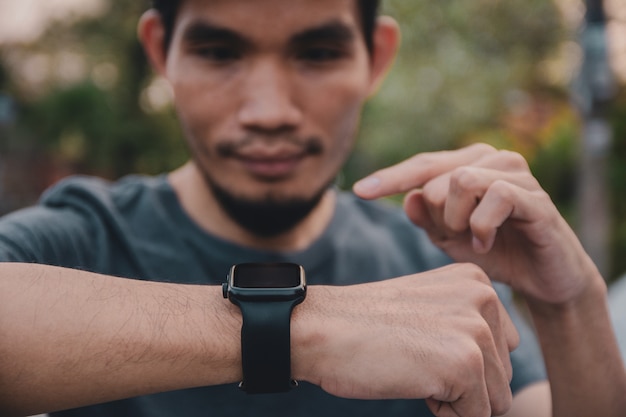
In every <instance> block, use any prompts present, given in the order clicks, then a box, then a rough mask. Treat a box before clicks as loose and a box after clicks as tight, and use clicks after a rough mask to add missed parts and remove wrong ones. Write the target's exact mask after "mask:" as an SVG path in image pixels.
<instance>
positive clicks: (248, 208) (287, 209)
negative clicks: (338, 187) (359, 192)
mask: <svg viewBox="0 0 626 417" xmlns="http://www.w3.org/2000/svg"><path fill="white" fill-rule="evenodd" d="M205 181H206V182H207V184H208V185H209V187H210V188H211V191H212V192H213V195H214V196H215V199H216V201H217V202H218V204H219V205H220V206H221V207H222V209H223V210H224V211H225V212H226V214H227V215H228V216H229V217H230V218H231V219H232V220H233V221H234V222H235V223H237V224H238V225H239V226H241V227H242V228H244V229H245V230H247V231H248V232H250V233H251V234H253V235H254V236H257V237H260V238H272V237H276V236H280V235H281V234H283V233H285V232H288V231H290V230H292V229H293V228H294V227H296V226H297V225H298V224H299V223H300V222H302V221H303V220H304V219H305V218H306V217H307V216H308V215H309V214H310V213H311V211H312V210H313V209H314V208H315V207H317V205H318V204H319V202H320V201H321V199H322V197H323V196H324V194H325V193H326V191H327V190H328V188H329V187H330V186H331V185H332V183H333V182H334V181H330V182H329V183H328V184H326V185H325V186H324V187H323V188H322V189H320V190H318V191H317V192H316V193H315V194H314V195H313V197H310V198H304V197H291V198H278V197H276V196H273V195H271V194H268V195H267V196H265V197H264V198H260V199H252V198H248V197H242V196H237V195H235V194H234V193H232V192H231V191H230V190H227V189H226V188H224V187H221V186H220V185H218V184H216V183H215V181H212V180H211V179H209V178H206V176H205Z"/></svg>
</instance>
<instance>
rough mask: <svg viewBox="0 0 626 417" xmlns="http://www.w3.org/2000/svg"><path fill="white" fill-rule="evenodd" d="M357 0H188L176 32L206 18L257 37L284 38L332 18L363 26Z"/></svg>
mask: <svg viewBox="0 0 626 417" xmlns="http://www.w3.org/2000/svg"><path fill="white" fill-rule="evenodd" d="M357 3H358V2H357V1H356V0H208V1H207V0H185V1H183V2H182V4H181V8H180V10H179V11H178V16H177V24H176V29H175V32H180V31H184V30H185V28H187V27H189V26H191V25H193V24H195V23H198V22H205V23H211V24H213V25H217V26H221V27H224V28H228V29H231V30H233V31H237V32H240V33H244V34H246V36H248V37H251V38H255V37H262V38H266V39H267V38H275V40H277V41H278V40H280V39H283V38H285V37H288V36H289V35H291V34H294V33H298V32H301V31H302V30H306V29H308V28H310V27H315V26H319V25H323V24H325V23H328V22H331V21H333V22H341V23H343V24H344V25H345V26H347V27H348V28H351V29H353V30H354V31H357V30H360V24H359V19H360V17H359V10H358V4H357Z"/></svg>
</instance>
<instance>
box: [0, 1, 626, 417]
mask: <svg viewBox="0 0 626 417" xmlns="http://www.w3.org/2000/svg"><path fill="white" fill-rule="evenodd" d="M372 3H375V2H370V1H366V0H364V1H357V0H264V1H259V0H240V1H237V2H233V1H230V0H211V1H202V0H182V1H179V2H157V3H156V6H157V8H158V10H150V11H148V12H147V13H146V14H145V15H144V16H143V17H142V19H141V22H140V24H139V35H140V38H141V41H142V42H143V45H144V47H145V49H146V52H147V54H148V56H149V57H150V59H151V61H152V63H153V65H154V66H155V68H156V70H157V71H158V72H159V73H160V74H161V75H163V76H164V77H165V78H167V79H168V81H169V82H170V83H171V85H172V88H173V91H174V93H175V102H176V108H177V111H178V115H179V118H180V121H181V125H182V127H183V131H184V133H185V137H186V139H187V141H188V144H189V147H190V149H191V151H192V155H193V157H192V160H191V161H190V162H189V163H187V164H186V165H185V166H183V167H181V168H180V169H178V170H176V171H174V172H172V173H170V174H169V175H167V176H160V177H156V178H142V177H130V178H127V179H124V180H122V181H120V182H118V183H116V184H107V183H104V182H101V181H98V180H94V179H86V178H78V179H72V180H69V181H67V182H65V183H63V184H61V185H59V186H58V187H56V188H54V189H53V190H51V191H49V192H48V193H47V194H46V195H45V196H44V198H43V199H42V204H41V205H40V206H38V207H35V208H32V209H28V210H26V211H23V212H18V213H15V214H13V215H10V216H7V217H6V218H5V219H3V221H2V222H0V259H2V260H4V261H7V262H6V263H4V264H0V275H1V276H2V280H1V282H2V286H3V287H2V291H0V296H2V297H3V298H2V300H1V301H0V309H1V311H0V329H1V331H2V338H1V341H0V351H1V354H0V369H1V372H0V384H1V388H2V389H0V404H1V405H2V410H3V411H4V413H3V414H7V415H11V414H20V413H33V412H41V411H54V410H63V409H67V408H71V407H82V406H85V407H83V408H78V409H74V410H68V411H64V412H59V413H53V415H54V416H56V415H58V416H103V415H116V416H119V415H128V416H131V415H132V416H143V415H145V416H161V415H163V416H174V415H176V416H178V415H185V416H200V415H203V416H204V415H213V414H215V415H255V416H256V415H303V416H306V415H324V416H332V415H376V416H378V415H385V416H395V415H398V416H400V415H430V413H432V414H434V415H437V416H489V415H492V414H493V415H500V414H504V413H507V414H506V415H509V416H529V415H532V416H548V415H551V411H550V408H551V406H550V404H551V403H552V407H553V409H554V414H553V415H556V416H589V415H603V416H610V415H622V414H623V412H624V410H626V408H625V405H624V400H623V395H622V393H623V389H624V387H626V382H625V381H624V373H623V365H622V363H621V359H620V356H619V352H618V350H617V348H616V345H615V340H614V336H613V334H612V331H611V328H610V324H609V320H608V313H607V308H606V302H605V293H606V287H605V285H604V282H603V280H602V278H601V277H600V276H599V274H598V272H597V270H596V268H595V267H594V265H593V264H592V262H591V261H590V259H589V257H588V256H587V255H586V254H585V253H584V251H583V249H582V248H581V246H580V244H579V242H578V241H577V239H576V237H575V236H574V234H573V233H572V231H571V230H570V229H569V227H568V226H567V224H566V223H565V221H564V220H563V219H562V218H561V217H560V216H559V214H558V211H557V210H556V208H555V207H554V205H553V204H552V203H551V202H550V200H549V198H548V196H547V195H546V194H545V193H544V192H543V191H542V190H541V188H540V187H539V185H538V184H537V182H536V180H535V179H534V178H533V177H532V175H531V174H530V172H529V170H528V167H527V165H526V164H525V162H524V161H523V159H522V158H521V157H520V156H519V155H516V154H512V153H508V152H498V151H496V150H494V149H492V148H490V147H487V146H483V145H476V146H472V147H469V148H465V149H461V150H458V151H452V152H442V153H434V154H424V155H417V156H415V157H413V158H411V159H409V160H407V161H405V162H402V163H400V164H398V165H396V166H393V167H390V168H387V169H384V170H381V171H379V172H377V173H374V174H373V175H372V176H370V177H368V178H367V179H364V180H363V181H361V182H359V183H357V184H356V185H355V189H354V190H355V193H356V194H357V195H358V196H360V197H362V198H363V199H376V198H379V197H382V196H385V195H389V194H395V193H408V194H407V197H406V200H405V207H404V211H405V212H406V214H407V215H408V217H409V218H410V219H411V220H412V221H413V222H414V223H415V224H416V225H417V226H419V227H415V226H412V225H410V223H409V222H408V221H406V220H405V215H404V214H403V213H402V212H397V211H396V210H394V209H392V208H389V207H386V206H383V205H380V204H376V203H370V202H367V201H362V200H359V199H358V198H355V197H353V196H351V195H349V194H344V193H339V192H338V191H337V190H335V189H334V188H332V186H330V184H331V183H332V181H333V178H334V177H335V175H336V174H337V172H338V170H339V169H340V167H341V166H342V164H343V163H344V162H345V160H346V158H347V156H348V154H349V152H350V150H351V148H352V146H353V138H354V133H355V130H356V128H357V125H358V121H359V115H360V111H361V106H362V105H363V102H364V101H365V99H366V98H367V97H368V96H369V95H370V94H372V93H373V92H374V91H375V89H376V87H377V85H378V84H379V83H380V81H381V79H382V77H383V75H384V73H385V71H386V70H387V68H388V67H389V65H390V64H391V61H392V59H393V56H394V54H395V51H396V47H397V43H398V38H399V34H398V29H397V26H396V24H395V23H394V22H393V20H391V19H389V18H384V17H381V18H378V19H377V20H374V18H373V16H374V14H373V13H374V12H373V10H375V8H372ZM368 10H369V11H370V14H368V12H367V11H368ZM367 16H370V18H368V17H367ZM368 22H369V23H368ZM374 22H375V23H374ZM422 229H423V231H425V232H426V234H427V235H428V237H429V238H430V239H431V240H432V241H433V242H434V243H435V244H436V245H437V246H439V247H440V248H441V249H443V250H444V251H445V252H446V253H447V254H448V255H449V256H451V257H452V258H453V259H454V260H455V261H457V262H460V263H455V264H452V265H448V266H444V265H445V264H447V263H449V260H447V259H446V258H444V257H442V256H441V254H440V253H439V252H438V251H437V250H436V249H435V248H434V247H432V246H430V244H429V243H428V242H427V239H425V238H424V237H425V236H424V235H423V232H422ZM243 262H273V264H272V265H277V264H276V263H275V262H280V265H285V264H284V263H283V262H291V263H296V264H302V265H303V266H304V268H305V270H306V273H307V278H308V284H309V286H308V289H307V290H306V299H305V300H304V301H302V298H303V297H304V295H303V293H302V292H299V293H298V294H299V297H300V298H299V299H298V300H295V301H293V300H292V301H290V302H293V303H299V302H301V304H299V305H297V306H296V307H295V308H293V313H292V316H291V321H290V324H289V322H287V325H286V327H287V335H288V336H289V329H290V332H291V334H290V336H289V338H288V339H287V341H288V342H289V340H290V350H288V351H287V352H288V353H287V354H283V355H282V356H280V355H279V357H278V358H277V361H276V363H278V362H279V361H280V360H284V361H286V362H281V364H283V365H284V363H287V364H289V368H288V375H287V377H288V379H289V380H290V378H294V379H295V380H299V381H301V383H300V386H298V387H297V388H293V389H291V390H290V392H289V393H287V394H284V393H270V394H255V395H252V394H245V393H243V392H241V391H240V390H238V389H237V388H236V384H235V383H237V382H239V381H242V380H243V385H242V388H243V389H244V390H248V391H251V390H252V389H251V386H252V385H253V384H252V383H251V381H254V380H255V379H254V378H256V379H258V380H260V381H261V384H260V385H259V387H257V388H260V389H265V388H267V385H263V383H264V382H267V384H269V385H272V384H274V381H273V378H274V376H275V375H274V371H273V370H272V371H270V372H265V373H263V372H261V373H258V372H256V371H257V370H258V369H262V368H263V367H264V366H266V364H265V363H264V361H263V355H268V357H269V356H272V360H274V358H273V355H275V352H274V351H273V350H272V349H267V350H264V351H263V352H262V354H261V355H259V352H258V351H257V350H255V348H258V347H259V346H262V347H264V348H265V347H267V346H274V345H272V344H273V343H275V340H273V339H272V338H269V337H266V336H267V334H268V333H272V334H274V332H275V331H276V334H279V335H284V332H283V333H280V332H281V331H283V330H285V329H284V327H281V328H280V329H278V330H276V328H278V327H280V325H279V324H276V323H274V322H272V320H271V319H269V320H268V319H266V318H265V313H266V311H265V310H262V309H261V310H258V311H259V314H257V315H254V314H252V315H251V314H248V315H247V316H246V317H245V318H242V314H244V313H242V312H243V311H244V310H245V309H246V308H250V305H251V304H250V303H248V304H247V305H245V304H246V300H245V297H243V296H242V294H244V295H245V293H246V290H250V287H253V288H254V291H256V292H255V294H258V293H259V292H258V291H257V290H258V288H257V284H256V281H257V278H256V277H257V276H256V275H254V273H253V274H252V277H249V278H246V279H245V280H244V279H243V278H241V280H242V282H243V281H246V283H245V284H243V283H241V284H240V283H238V281H237V279H239V278H233V277H235V276H237V272H236V271H238V269H236V270H234V271H233V272H232V274H231V278H230V279H231V280H230V281H229V282H230V285H229V286H227V287H226V288H225V289H224V291H225V293H226V295H227V296H231V297H232V298H231V299H233V300H235V301H236V302H238V303H240V305H234V304H232V303H230V302H228V301H227V300H224V298H223V294H222V292H223V290H222V288H220V287H219V285H218V284H220V283H221V282H222V281H223V280H224V277H225V275H226V273H227V272H228V270H229V267H230V266H231V265H233V264H240V263H243ZM254 268H256V269H255V273H258V277H261V276H262V271H265V270H264V269H263V268H262V267H259V266H258V265H257V266H254ZM487 276H489V277H491V278H493V279H495V280H499V281H502V282H504V283H506V284H509V285H510V286H512V287H514V288H515V289H516V290H518V291H519V292H520V293H521V294H522V295H523V296H524V297H525V298H526V300H527V301H528V304H529V308H530V312H531V314H532V317H533V319H534V324H535V326H536V329H537V332H538V335H539V339H540V342H541V348H542V351H543V356H544V358H545V363H546V368H547V373H548V376H549V379H550V382H551V386H548V383H547V382H545V380H544V375H543V372H542V371H541V369H536V365H537V364H538V363H539V362H540V361H541V359H540V357H538V356H537V355H535V353H534V350H533V345H532V340H529V339H528V337H526V336H524V335H522V340H521V344H520V347H519V348H517V349H516V350H514V349H515V348H516V346H517V345H518V343H520V342H519V338H518V334H517V332H516V331H515V328H514V326H513V323H512V322H511V320H510V318H509V315H508V314H507V312H506V311H505V310H504V308H503V305H502V304H501V303H500V301H499V300H498V298H497V296H496V293H495V292H494V289H493V288H492V287H491V285H490V283H489V280H488V278H487ZM117 277H120V278H117ZM121 277H126V278H136V279H133V280H131V279H125V278H121ZM393 277H398V278H393ZM271 278H272V277H269V279H271ZM391 278H393V279H391ZM267 279H268V278H258V281H259V282H260V284H258V285H259V286H265V290H267V291H270V293H272V294H274V293H280V296H281V297H282V296H284V293H283V292H281V291H279V290H282V289H283V285H282V284H280V285H276V284H271V283H268V282H267ZM165 281H170V282H165ZM261 281H263V282H261ZM296 282H297V283H299V284H297V285H296V284H294V285H292V286H291V287H292V288H294V289H295V288H300V287H299V285H300V284H302V280H301V277H300V278H298V280H297V281H296ZM190 284H196V285H190ZM198 284H203V285H198ZM207 284H208V285H207ZM355 284H358V285H355ZM278 287H280V288H278ZM288 287H289V286H288ZM268 288H269V290H268ZM236 291H240V293H239V295H237V293H236ZM260 292H263V288H261V291H260ZM238 296H239V297H243V298H239V299H237V297H238ZM501 296H502V299H503V300H504V302H505V304H506V305H507V307H508V308H509V313H510V314H511V317H512V318H513V319H514V320H516V324H517V325H518V326H519V330H520V332H521V333H524V332H525V328H524V327H523V323H522V322H521V321H519V320H518V319H517V316H516V313H515V311H514V309H512V308H511V306H510V299H509V297H508V295H507V292H506V291H505V290H503V291H501ZM266 301H268V300H266ZM270 301H271V300H270ZM274 301H276V300H274ZM244 305H245V306H244ZM255 306H258V305H257V304H255ZM291 307H292V306H291V305H290V308H291ZM242 323H243V329H242ZM274 324H275V326H273V325H274ZM256 325H260V326H261V329H262V331H259V330H258V328H255V327H254V326H256ZM263 326H265V327H263ZM248 338H250V339H248ZM249 340H253V341H254V342H255V343H248V341H249ZM276 345H277V346H278V343H276ZM288 345H289V343H288ZM280 347H281V348H282V347H284V346H282V345H281V346H280ZM512 350H514V351H513V353H511V354H510V352H511V351H512ZM249 355H252V358H251V357H250V356H249ZM254 355H257V356H254ZM289 360H291V362H290V363H289ZM252 374H254V375H253V376H254V378H251V375H252ZM264 378H266V379H264ZM511 378H512V380H511ZM289 380H288V381H286V382H288V383H289V382H290V381H289ZM279 382H280V381H279ZM509 382H511V384H510V386H509ZM550 389H551V391H552V394H550ZM512 391H514V394H515V395H514V397H513V396H512ZM154 393H161V394H154ZM148 394H154V395H148ZM131 397H132V398H131ZM125 398H128V399H125ZM415 399H423V400H425V401H420V400H415ZM114 400H119V401H114ZM363 400H368V401H363ZM98 403H104V404H98ZM89 404H97V405H93V406H89Z"/></svg>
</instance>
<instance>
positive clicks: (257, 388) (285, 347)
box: [222, 263, 306, 394]
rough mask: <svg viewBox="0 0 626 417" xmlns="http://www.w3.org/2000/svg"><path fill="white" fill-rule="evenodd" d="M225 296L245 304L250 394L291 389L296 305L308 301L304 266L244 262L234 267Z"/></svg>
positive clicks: (246, 373)
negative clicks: (291, 328) (293, 319)
mask: <svg viewBox="0 0 626 417" xmlns="http://www.w3.org/2000/svg"><path fill="white" fill-rule="evenodd" d="M222 291H223V294H224V298H228V299H229V300H230V301H231V302H232V303H233V304H235V305H236V306H238V307H239V308H240V309H241V315H242V317H243V324H242V326H241V365H242V369H243V381H242V382H241V383H240V384H239V388H241V389H242V390H243V391H245V392H247V393H249V394H264V393H275V392H286V391H289V390H290V389H291V388H293V387H295V386H297V385H298V383H297V382H296V381H295V380H293V379H292V378H291V346H290V342H291V337H290V325H291V311H292V310H293V308H294V307H295V306H296V305H298V304H300V303H301V302H302V301H304V298H305V296H306V281H305V276H304V268H302V266H300V265H297V264H292V263H244V264H237V265H234V266H233V267H231V269H230V272H229V274H228V279H227V282H225V283H224V284H222Z"/></svg>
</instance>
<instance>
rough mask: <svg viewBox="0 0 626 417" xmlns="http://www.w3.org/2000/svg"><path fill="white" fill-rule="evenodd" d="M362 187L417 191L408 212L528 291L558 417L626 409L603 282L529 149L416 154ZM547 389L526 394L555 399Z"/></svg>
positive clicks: (452, 246)
mask: <svg viewBox="0 0 626 417" xmlns="http://www.w3.org/2000/svg"><path fill="white" fill-rule="evenodd" d="M355 192H357V194H359V195H361V196H362V197H364V198H378V197H382V196H385V195H390V194H396V193H401V192H408V194H407V196H406V198H405V210H406V212H407V215H408V216H409V217H410V218H411V220H412V221H413V222H414V223H415V224H417V225H419V226H421V227H423V228H424V229H425V230H426V232H427V233H428V234H429V236H430V238H431V240H432V241H433V242H434V243H435V244H437V245H438V246H439V247H441V248H442V249H443V250H444V251H446V252H447V253H448V254H449V255H450V256H452V257H453V258H454V259H456V260H457V261H462V262H474V263H476V264H477V265H480V266H481V267H482V268H483V269H484V270H485V271H486V272H487V273H488V274H489V276H490V277H492V278H493V279H495V280H498V281H501V282H504V283H507V284H509V285H511V286H512V287H513V288H514V289H516V290H517V291H518V292H519V293H521V294H522V295H524V296H525V298H526V299H527V301H528V304H529V307H530V309H531V313H532V317H533V320H534V322H535V325H536V328H537V331H538V335H539V339H540V343H541V346H542V349H543V354H544V359H545V363H546V366H547V369H548V374H549V379H550V384H551V390H552V407H553V415H554V416H559V417H560V416H568V417H571V416H581V417H582V416H590V415H602V416H615V417H618V416H623V415H625V414H626V395H624V393H626V377H625V375H626V373H625V372H624V366H623V363H622V359H621V357H620V354H619V351H618V349H617V344H616V341H615V336H614V334H613V331H612V328H611V324H610V321H609V317H608V313H607V303H606V299H605V293H606V287H605V285H604V282H603V281H602V278H601V277H600V276H599V274H598V272H597V270H596V268H595V266H594V265H593V263H592V262H591V260H590V259H589V256H588V255H587V254H586V253H585V251H584V250H583V248H582V246H581V244H580V242H579V241H578V239H577V238H576V236H575V235H574V233H573V231H572V230H571V229H570V228H569V226H568V225H567V223H566V222H565V220H564V219H563V218H562V217H561V216H560V214H559V212H558V210H557V209H556V207H555V206H554V204H553V203H552V201H551V200H550V198H549V196H548V195H547V194H546V193H545V191H543V190H542V189H541V187H540V186H539V184H538V182H537V181H536V179H535V178H534V177H533V176H532V174H531V173H530V170H529V168H528V165H527V164H526V162H525V161H524V160H523V158H522V157H521V156H520V155H518V154H514V153H512V152H506V151H496V150H495V149H493V148H491V147H489V146H487V145H474V146H470V147H467V148H463V149H460V150H456V151H448V152H435V153H430V154H421V155H416V156H414V157H413V158H410V159H408V160H406V161H404V162H401V163H400V164H398V165H395V166H393V167H390V168H387V169H384V170H381V171H379V172H377V173H374V174H373V175H372V176H371V177H370V178H368V179H367V180H365V181H364V182H361V183H358V184H356V185H355ZM542 390H543V391H542ZM542 392H544V393H545V388H543V389H542V388H538V389H536V390H532V394H533V395H535V397H534V398H532V399H531V398H529V397H530V396H531V394H528V395H525V396H524V397H525V399H526V400H528V401H534V400H535V399H540V400H541V401H542V402H543V403H549V401H544V399H543V398H539V397H542V396H543V394H542ZM514 408H517V404H515V405H514ZM522 409H523V408H522ZM546 410H547V407H546ZM549 414H550V413H549V412H547V411H546V413H545V415H549ZM513 415H515V414H513ZM519 415H529V414H528V413H526V414H525V413H524V412H522V413H520V414H519ZM533 415H535V414H533Z"/></svg>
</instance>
